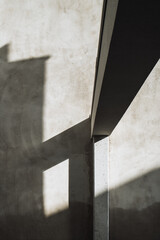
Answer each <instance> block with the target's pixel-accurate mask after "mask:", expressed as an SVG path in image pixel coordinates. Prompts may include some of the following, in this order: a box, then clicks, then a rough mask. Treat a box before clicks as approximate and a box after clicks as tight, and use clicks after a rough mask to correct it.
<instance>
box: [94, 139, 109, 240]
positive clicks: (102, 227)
mask: <svg viewBox="0 0 160 240" xmlns="http://www.w3.org/2000/svg"><path fill="white" fill-rule="evenodd" d="M108 162H109V161H108V137H103V138H101V139H99V138H97V137H96V138H94V240H109V192H108V168H109V166H108Z"/></svg>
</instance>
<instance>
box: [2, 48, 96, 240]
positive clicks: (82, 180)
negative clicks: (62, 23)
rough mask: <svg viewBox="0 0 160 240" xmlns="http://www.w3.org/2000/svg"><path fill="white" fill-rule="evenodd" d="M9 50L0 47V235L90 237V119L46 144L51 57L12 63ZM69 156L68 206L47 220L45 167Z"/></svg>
mask: <svg viewBox="0 0 160 240" xmlns="http://www.w3.org/2000/svg"><path fill="white" fill-rule="evenodd" d="M7 54H8V45H6V46H4V47H3V48H1V49H0V64H1V65H0V113H1V116H0V186H1V187H0V236H1V238H2V239H5V240H10V239H13V237H14V239H15V240H21V239H23V240H32V239H33V240H36V239H37V240H41V239H45V240H51V239H56V240H58V239H59V240H62V239H64V240H67V239H68V240H71V239H73V240H75V239H76V240H78V239H87V240H88V239H91V238H92V199H93V198H92V196H93V191H92V187H91V183H92V144H91V141H90V120H89V119H87V120H85V121H83V122H82V123H79V124H77V125H76V126H74V127H72V128H70V129H68V130H66V131H65V132H63V133H61V134H59V135H57V136H56V137H54V138H52V139H50V140H48V141H46V142H44V143H42V117H43V116H42V112H43V87H44V75H45V62H46V60H47V59H48V57H42V58H36V59H28V60H24V61H17V62H11V63H9V62H8V61H7ZM66 159H69V189H68V191H69V209H66V210H64V211H62V212H59V213H57V214H54V215H52V216H50V217H48V218H46V217H45V216H44V202H43V191H42V188H43V179H42V171H44V170H47V169H48V168H50V167H53V166H55V165H57V164H58V163H60V162H62V161H64V160H66ZM62 174H63V173H62ZM55 197H56V196H55Z"/></svg>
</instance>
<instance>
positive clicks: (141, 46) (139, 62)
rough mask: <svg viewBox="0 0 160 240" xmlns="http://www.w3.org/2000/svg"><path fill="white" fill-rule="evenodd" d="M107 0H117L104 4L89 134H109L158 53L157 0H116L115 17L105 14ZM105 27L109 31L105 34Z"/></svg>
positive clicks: (154, 61)
mask: <svg viewBox="0 0 160 240" xmlns="http://www.w3.org/2000/svg"><path fill="white" fill-rule="evenodd" d="M111 2H112V4H113V2H114V3H116V4H117V3H118V1H113V0H110V1H109V0H108V1H107V4H106V11H105V16H104V26H103V31H102V32H101V34H102V36H101V38H100V39H101V41H102V43H101V44H100V58H99V63H98V67H97V73H96V83H95V91H94V97H93V107H92V114H91V125H92V134H93V135H110V134H111V132H112V131H113V129H114V128H115V126H116V125H117V123H118V122H119V120H120V119H121V117H122V116H123V114H124V113H125V111H126V110H127V108H128V106H129V105H130V103H131V102H132V100H133V98H134V97H135V95H136V94H137V92H138V90H139V89H140V87H141V86H142V84H143V83H144V81H145V80H146V78H147V76H148V75H149V73H150V72H151V70H152V68H153V67H154V66H155V64H156V62H157V61H158V59H159V56H160V17H159V12H160V8H159V1H157V0H153V1H146V0H130V1H128V0H119V3H118V8H117V14H116V20H115V21H114V17H113V18H112V19H111V18H110V20H108V16H107V14H108V11H109V8H110V4H111ZM107 8H108V10H107ZM112 10H113V8H112ZM114 13H116V7H115V9H114ZM113 25H114V29H113ZM109 28H111V29H112V30H113V31H110V32H109V35H108V36H107V35H105V29H109ZM108 38H111V41H110V40H108ZM107 42H108V43H107ZM107 44H108V45H107Z"/></svg>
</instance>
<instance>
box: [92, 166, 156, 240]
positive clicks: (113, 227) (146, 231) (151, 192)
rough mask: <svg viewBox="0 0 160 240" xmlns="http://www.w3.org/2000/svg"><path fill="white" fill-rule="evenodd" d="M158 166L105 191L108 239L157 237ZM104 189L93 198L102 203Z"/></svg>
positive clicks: (134, 239) (154, 238) (138, 239)
mask: <svg viewBox="0 0 160 240" xmlns="http://www.w3.org/2000/svg"><path fill="white" fill-rule="evenodd" d="M159 186H160V169H157V170H154V171H151V172H149V173H147V174H145V175H143V176H141V177H139V178H137V179H135V180H133V181H131V182H128V183H126V184H124V185H122V186H120V187H118V188H115V189H112V190H110V191H109V201H110V210H109V239H110V240H129V239H130V240H132V239H133V240H142V239H145V240H159V239H160V227H159V222H160V191H159ZM106 199H107V192H105V193H104V194H101V195H100V196H98V197H97V198H96V199H95V203H96V204H100V203H102V204H103V203H104V200H106Z"/></svg>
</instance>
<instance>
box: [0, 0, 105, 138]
mask: <svg viewBox="0 0 160 240" xmlns="http://www.w3.org/2000/svg"><path fill="white" fill-rule="evenodd" d="M0 6H1V8H0V34H1V39H0V47H2V46H4V45H5V44H10V50H9V61H18V60H23V59H30V58H37V57H43V56H46V55H47V56H50V58H49V59H48V60H47V62H46V68H45V72H44V83H43V118H42V127H43V129H42V133H43V135H42V137H43V141H45V140H47V139H49V138H51V137H53V136H55V135H56V134H59V133H60V132H62V131H64V130H66V129H68V128H69V127H72V126H74V125H75V124H77V123H79V122H81V121H82V120H85V119H86V118H88V117H89V115H90V111H91V101H92V91H93V83H94V72H95V62H96V55H97V45H98V37H99V27H100V18H101V8H102V0H87V1H86V0H85V1H84V0H83V1H80V0H76V1H75V0H74V1H73V0H67V1H64V0H55V1H53V0H45V2H44V1H43V0H34V1H31V0H27V1H22V0H15V1H14V2H13V1H10V0H5V1H4V0H0Z"/></svg>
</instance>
